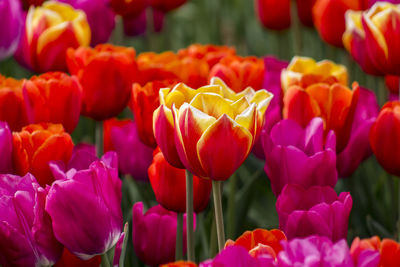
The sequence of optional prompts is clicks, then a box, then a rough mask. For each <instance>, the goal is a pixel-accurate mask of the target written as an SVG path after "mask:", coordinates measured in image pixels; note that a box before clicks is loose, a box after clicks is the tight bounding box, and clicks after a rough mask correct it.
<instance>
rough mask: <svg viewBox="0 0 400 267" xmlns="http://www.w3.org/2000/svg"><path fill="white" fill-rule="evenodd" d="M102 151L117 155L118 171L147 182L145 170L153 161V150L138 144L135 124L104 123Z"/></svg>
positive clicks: (115, 121)
mask: <svg viewBox="0 0 400 267" xmlns="http://www.w3.org/2000/svg"><path fill="white" fill-rule="evenodd" d="M104 142H105V145H104V151H110V150H113V151H115V152H116V153H117V155H118V159H119V160H118V169H119V170H120V172H121V173H122V174H129V175H131V176H132V177H133V178H134V179H135V180H139V181H144V182H146V181H148V180H149V178H148V175H147V169H148V168H149V166H150V164H151V161H152V159H153V149H152V148H150V147H148V146H146V145H144V144H142V143H141V142H140V139H139V136H138V133H137V129H136V123H135V122H134V121H131V120H122V121H118V120H116V119H110V120H107V121H105V122H104Z"/></svg>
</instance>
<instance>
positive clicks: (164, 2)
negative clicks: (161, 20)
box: [150, 0, 187, 13]
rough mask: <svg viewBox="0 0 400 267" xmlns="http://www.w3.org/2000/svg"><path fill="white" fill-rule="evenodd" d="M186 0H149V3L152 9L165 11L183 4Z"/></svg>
mask: <svg viewBox="0 0 400 267" xmlns="http://www.w3.org/2000/svg"><path fill="white" fill-rule="evenodd" d="M186 2H187V0H150V5H151V6H152V7H153V8H154V9H157V10H160V11H163V12H165V13H166V12H169V11H171V10H174V9H176V8H178V7H180V6H182V5H184V4H185V3H186Z"/></svg>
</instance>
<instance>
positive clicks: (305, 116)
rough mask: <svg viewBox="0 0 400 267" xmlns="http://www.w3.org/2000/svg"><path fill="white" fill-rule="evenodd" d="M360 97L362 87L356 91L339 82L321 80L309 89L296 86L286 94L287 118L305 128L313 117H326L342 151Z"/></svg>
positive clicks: (326, 128)
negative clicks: (323, 81) (322, 81)
mask: <svg viewBox="0 0 400 267" xmlns="http://www.w3.org/2000/svg"><path fill="white" fill-rule="evenodd" d="M358 98H359V86H358V84H357V83H354V84H353V90H350V89H349V88H348V87H346V86H344V85H342V84H339V83H335V84H333V85H329V84H324V83H317V84H313V85H311V86H308V87H306V88H301V87H299V86H292V87H290V88H289V89H288V91H287V92H286V94H285V97H284V107H283V117H284V118H285V119H292V120H295V121H296V122H297V123H299V124H300V125H302V126H303V127H305V126H306V125H307V124H308V123H309V122H310V120H311V119H312V118H314V117H321V118H322V119H323V120H324V126H325V133H328V131H329V130H333V131H335V134H336V138H337V139H336V151H337V153H340V152H341V151H342V150H343V149H344V148H345V146H346V144H347V142H348V140H349V137H350V133H351V126H352V123H353V119H354V113H355V109H356V106H357V103H358Z"/></svg>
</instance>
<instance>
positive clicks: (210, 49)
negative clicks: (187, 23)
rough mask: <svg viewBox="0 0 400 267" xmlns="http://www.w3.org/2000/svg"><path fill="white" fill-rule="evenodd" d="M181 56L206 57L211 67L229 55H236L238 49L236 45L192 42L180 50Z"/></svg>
mask: <svg viewBox="0 0 400 267" xmlns="http://www.w3.org/2000/svg"><path fill="white" fill-rule="evenodd" d="M178 55H179V56H180V57H187V56H189V57H193V58H198V59H204V60H205V61H207V64H208V66H209V67H210V69H211V68H212V67H213V66H214V65H215V64H217V63H218V62H219V61H220V60H221V59H223V58H224V57H227V56H234V55H236V49H235V48H234V47H230V46H225V45H221V46H218V45H212V44H209V45H202V44H191V45H189V46H188V47H187V48H184V49H181V50H179V51H178Z"/></svg>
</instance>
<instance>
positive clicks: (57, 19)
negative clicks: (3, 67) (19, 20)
mask: <svg viewBox="0 0 400 267" xmlns="http://www.w3.org/2000/svg"><path fill="white" fill-rule="evenodd" d="M90 37H91V33H90V27H89V24H88V22H87V19H86V14H85V13H84V12H83V11H82V10H75V9H74V8H72V7H71V6H70V5H68V4H64V3H60V2H56V1H47V2H45V3H43V5H42V6H38V7H36V8H35V7H31V8H30V9H29V11H28V14H27V16H26V24H25V30H24V33H23V36H22V38H21V44H20V47H19V50H18V51H17V58H18V59H19V60H20V61H21V62H22V63H23V64H24V65H26V66H27V67H29V68H31V69H33V70H34V71H36V72H46V71H56V70H57V71H66V70H67V64H66V62H65V52H66V51H67V49H68V48H70V47H73V48H77V47H79V46H88V45H89V44H90Z"/></svg>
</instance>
